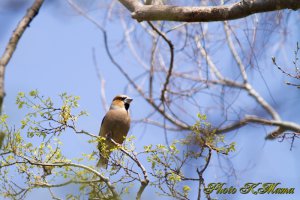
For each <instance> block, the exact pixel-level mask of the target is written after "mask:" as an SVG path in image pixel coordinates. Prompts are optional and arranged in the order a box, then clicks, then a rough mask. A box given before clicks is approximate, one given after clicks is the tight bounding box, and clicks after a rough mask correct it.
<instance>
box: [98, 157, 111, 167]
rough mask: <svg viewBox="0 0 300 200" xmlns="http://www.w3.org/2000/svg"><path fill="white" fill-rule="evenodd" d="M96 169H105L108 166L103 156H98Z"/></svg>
mask: <svg viewBox="0 0 300 200" xmlns="http://www.w3.org/2000/svg"><path fill="white" fill-rule="evenodd" d="M96 166H97V167H100V168H103V169H107V166H108V159H107V158H104V157H103V156H100V159H99V161H98V163H97V165H96Z"/></svg>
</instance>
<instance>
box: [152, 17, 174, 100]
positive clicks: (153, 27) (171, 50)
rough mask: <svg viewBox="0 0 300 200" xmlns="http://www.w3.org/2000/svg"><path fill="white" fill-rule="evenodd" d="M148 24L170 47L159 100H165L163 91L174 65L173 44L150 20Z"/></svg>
mask: <svg viewBox="0 0 300 200" xmlns="http://www.w3.org/2000/svg"><path fill="white" fill-rule="evenodd" d="M148 24H149V25H150V26H151V28H152V29H153V30H154V31H155V32H156V33H157V34H158V35H160V36H161V37H162V38H163V39H164V41H165V42H166V43H167V44H168V46H169V48H170V64H169V69H168V73H167V77H166V81H165V83H164V85H163V89H162V91H161V95H160V99H161V101H162V102H164V101H165V93H166V91H167V87H168V84H169V82H170V78H171V75H172V71H173V67H174V45H173V44H172V42H171V40H169V39H168V38H167V36H166V35H165V34H164V33H163V32H161V31H160V30H158V29H157V28H156V27H155V26H154V25H153V24H152V23H151V22H148Z"/></svg>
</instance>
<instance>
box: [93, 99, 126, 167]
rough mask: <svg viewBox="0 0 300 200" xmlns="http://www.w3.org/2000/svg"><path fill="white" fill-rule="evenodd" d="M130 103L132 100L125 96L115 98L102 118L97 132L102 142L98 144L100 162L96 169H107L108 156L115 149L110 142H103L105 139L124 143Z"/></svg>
mask: <svg viewBox="0 0 300 200" xmlns="http://www.w3.org/2000/svg"><path fill="white" fill-rule="evenodd" d="M131 101H132V99H131V98H130V97H128V96H126V95H118V96H116V97H115V98H114V99H113V101H112V103H111V105H110V108H109V111H108V112H107V113H106V115H105V116H104V118H103V120H102V123H101V128H100V132H99V136H101V137H102V138H103V140H102V141H100V142H99V143H98V149H99V152H100V160H99V161H98V163H97V167H101V168H105V169H106V168H107V164H108V160H109V156H110V154H111V152H112V151H113V149H114V147H115V145H114V144H113V143H112V142H111V141H109V140H105V138H108V139H109V138H111V139H112V140H114V141H115V142H117V143H118V144H122V143H123V142H124V140H125V137H126V136H127V133H128V130H129V128H130V116H129V106H130V103H131Z"/></svg>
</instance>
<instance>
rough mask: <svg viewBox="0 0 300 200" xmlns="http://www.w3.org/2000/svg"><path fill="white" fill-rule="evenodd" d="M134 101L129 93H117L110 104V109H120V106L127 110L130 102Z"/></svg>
mask: <svg viewBox="0 0 300 200" xmlns="http://www.w3.org/2000/svg"><path fill="white" fill-rule="evenodd" d="M131 101H132V98H130V97H129V96H127V95H124V94H121V95H117V96H116V97H115V98H114V99H113V101H112V103H111V106H110V109H120V108H124V109H126V110H128V109H129V106H130V103H131Z"/></svg>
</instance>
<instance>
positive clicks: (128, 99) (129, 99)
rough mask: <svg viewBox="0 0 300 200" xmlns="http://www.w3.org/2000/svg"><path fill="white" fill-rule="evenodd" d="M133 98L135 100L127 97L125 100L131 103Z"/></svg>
mask: <svg viewBox="0 0 300 200" xmlns="http://www.w3.org/2000/svg"><path fill="white" fill-rule="evenodd" d="M132 100H133V99H131V98H129V97H127V98H126V99H125V100H124V102H125V103H128V104H130V102H132Z"/></svg>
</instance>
